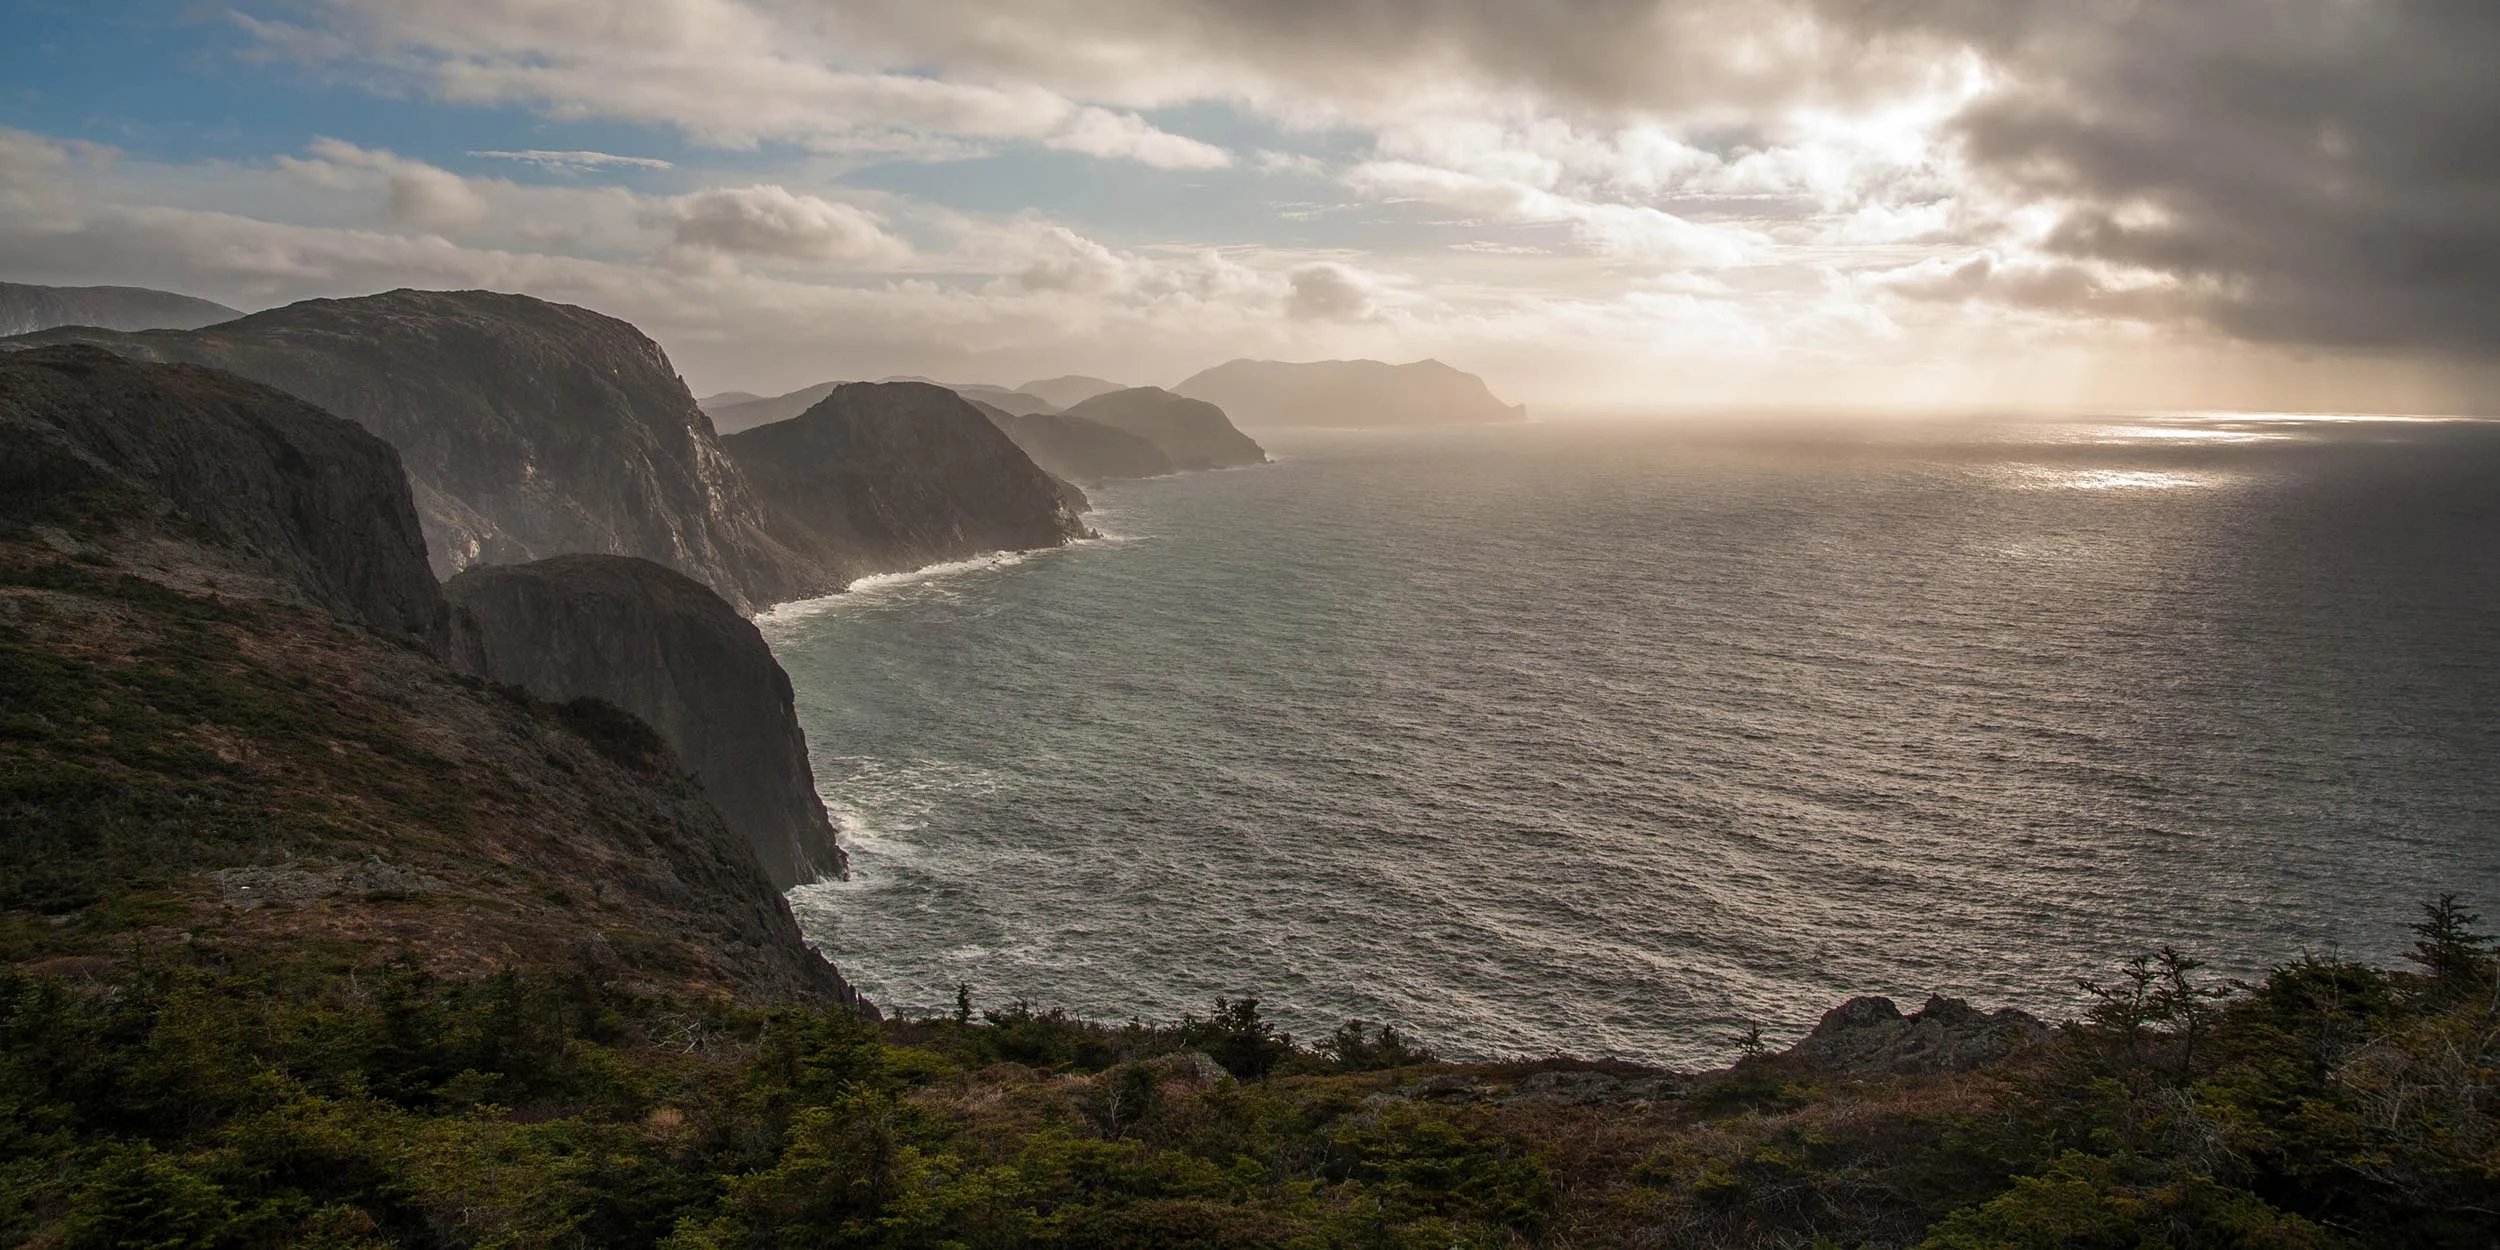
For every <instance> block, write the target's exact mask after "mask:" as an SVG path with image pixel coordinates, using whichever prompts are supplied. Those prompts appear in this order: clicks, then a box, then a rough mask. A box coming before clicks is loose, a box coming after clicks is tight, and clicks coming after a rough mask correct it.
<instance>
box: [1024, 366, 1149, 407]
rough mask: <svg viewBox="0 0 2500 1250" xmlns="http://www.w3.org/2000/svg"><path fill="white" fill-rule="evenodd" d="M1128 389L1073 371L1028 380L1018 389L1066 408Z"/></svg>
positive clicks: (1045, 401) (1116, 383) (1025, 393)
mask: <svg viewBox="0 0 2500 1250" xmlns="http://www.w3.org/2000/svg"><path fill="white" fill-rule="evenodd" d="M1127 389H1128V387H1126V386H1124V385H1122V384H1120V383H1118V382H1108V381H1105V380H1103V379H1101V378H1096V377H1088V376H1086V375H1085V374H1082V373H1071V374H1069V375H1067V376H1066V377H1058V378H1045V379H1043V380H1042V381H1039V382H1027V383H1025V384H1024V385H1022V386H1019V387H1017V388H1016V391H1017V393H1019V394H1024V395H1030V396H1032V397H1034V398H1035V399H1038V400H1041V401H1043V402H1044V403H1050V404H1057V405H1058V406H1059V407H1061V408H1063V409H1066V408H1074V407H1076V406H1077V405H1078V404H1081V403H1084V402H1085V401H1086V400H1089V399H1092V398H1093V397H1094V396H1096V395H1108V394H1110V393H1111V392H1113V391H1125V390H1127Z"/></svg>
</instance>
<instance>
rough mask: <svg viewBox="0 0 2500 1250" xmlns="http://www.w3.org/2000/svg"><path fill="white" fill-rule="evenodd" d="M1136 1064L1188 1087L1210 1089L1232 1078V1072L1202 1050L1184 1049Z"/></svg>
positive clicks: (1160, 1078) (1161, 1077) (1157, 1075)
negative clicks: (1174, 1053)
mask: <svg viewBox="0 0 2500 1250" xmlns="http://www.w3.org/2000/svg"><path fill="white" fill-rule="evenodd" d="M1138 1066H1140V1067H1142V1068H1145V1069H1146V1070H1148V1071H1150V1072H1152V1073H1154V1074H1155V1076H1156V1077H1157V1079H1159V1080H1163V1081H1169V1082H1172V1083H1174V1084H1177V1085H1180V1086H1183V1087H1184V1088H1188V1089H1211V1088H1213V1087H1215V1086H1218V1085H1223V1084H1226V1083H1228V1082H1230V1081H1231V1080H1232V1079H1233V1074H1232V1073H1230V1072H1227V1071H1225V1070H1224V1065H1223V1064H1220V1063H1217V1062H1216V1061H1215V1057H1214V1056H1213V1055H1210V1054H1208V1053H1207V1052H1205V1051H1203V1050H1185V1051H1182V1052H1181V1053H1179V1054H1177V1055H1164V1056H1161V1057H1159V1058H1154V1059H1147V1060H1142V1061H1140V1062H1139V1064H1138Z"/></svg>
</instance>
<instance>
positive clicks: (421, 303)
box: [11, 291, 841, 607]
mask: <svg viewBox="0 0 2500 1250" xmlns="http://www.w3.org/2000/svg"><path fill="white" fill-rule="evenodd" d="M57 342H83V343H92V344H94V345H96V346H100V347H104V348H106V349H108V350H111V351H115V352H119V353H122V354H124V355H128V356H133V357H136V358H139V359H147V360H172V361H186V362H190V363H194V364H203V365H209V366H212V367H215V368H220V369H225V370H228V371H230V372H233V373H236V374H239V375H241V376H243V377H247V378H251V379H253V380H254V381H257V382H262V383H265V384H267V385H270V386H274V387H276V388H278V389H279V390H282V391H286V392H288V393H289V394H292V395H295V396H297V397H299V398H301V399H304V400H306V401H308V402H310V403H313V404H315V405H318V406H320V407H321V408H323V409H325V410H327V411H330V412H333V413H336V414H337V415H339V416H342V417H346V418H348V419H349V420H351V421H354V422H356V423H357V424H358V425H361V426H363V427H364V428H365V429H367V430H369V431H371V432H372V433H374V434H377V435H379V436H381V437H382V438H383V439H384V440H385V441H387V442H389V443H390V444H391V445H392V446H393V447H396V448H398V449H399V453H400V458H401V461H402V462H403V464H404V465H405V466H406V468H407V472H408V479H409V483H410V485H411V487H412V488H413V489H414V491H415V495H416V501H417V509H418V514H419V516H420V517H421V518H422V519H423V520H424V523H425V531H426V538H427V543H428V546H429V548H430V549H431V552H432V556H433V566H434V569H435V572H436V573H437V575H438V576H446V577H447V576H449V575H451V574H452V573H455V572H458V571H459V570H461V569H463V568H467V567H469V566H470V565H472V564H514V563H520V562H523V561H527V560H533V559H538V558H541V557H544V556H551V555H559V554H565V553H571V552H596V553H602V554H610V555H632V556H641V557H643V558H645V559H649V560H652V561H655V562H657V563H660V564H664V565H666V566H668V567H670V568H673V569H676V570H678V571H679V572H682V573H684V574H686V575H687V576H689V577H692V578H694V579H695V580H697V581H700V582H702V583H704V584H705V585H707V586H710V587H711V588H713V589H714V590H716V591H718V592H720V593H721V595H722V596H723V597H725V598H727V599H729V600H730V601H731V602H732V603H735V604H738V605H739V606H741V607H754V606H758V605H762V604H766V603H772V602H777V601H780V600H784V599H793V598H800V597H805V596H808V595H812V594H821V593H824V592H825V591H827V590H830V589H835V588H838V587H839V586H840V584H841V583H840V581H839V580H838V579H836V578H835V577H834V576H833V575H832V574H831V573H830V572H828V570H827V568H826V565H825V562H824V561H823V560H821V559H820V558H818V555H817V553H810V552H792V551H790V550H787V549H785V548H782V547H781V546H779V545H778V544H776V543H775V542H773V541H772V540H771V539H770V538H769V537H768V536H767V535H766V532H765V526H764V519H763V517H762V515H761V511H760V507H759V505H758V504H757V503H756V501H755V499H754V498H753V496H752V495H751V494H750V493H749V491H748V489H747V486H746V483H745V482H744V480H743V479H741V478H740V477H739V476H738V474H737V472H736V471H735V470H734V469H733V468H731V467H730V466H729V464H728V462H727V461H726V460H725V459H724V458H723V457H722V455H721V452H720V448H719V447H718V445H717V444H716V443H715V442H714V440H713V437H712V433H711V430H710V428H709V426H708V423H707V422H705V421H704V419H703V416H702V414H701V412H700V411H698V410H697V409H696V408H695V406H694V398H693V397H692V396H691V395H689V394H688V393H687V391H686V387H685V383H683V382H682V381H680V380H679V379H678V377H677V373H676V371H675V370H674V369H673V368H672V367H671V366H670V365H669V362H668V357H667V356H666V355H665V354H663V353H662V352H661V351H660V348H659V345H658V344H655V343H653V342H652V341H651V340H650V339H649V338H646V337H645V336H644V335H643V334H642V333H641V332H640V331H638V330H636V329H635V328H634V327H632V326H631V325H628V324H626V323H625V322H622V321H618V320H616V319H615V318H612V317H605V316H601V315H600V314H598V313H594V312H591V311H588V310H587V309H581V308H574V307H570V306H568V305H563V304H552V303H548V302H546V301H544V300H537V299H531V298H529V297H527V296H521V295H502V294H497V293H494V292H489V291H392V292H389V293H386V294H382V295H372V296H365V297H362V298H358V299H344V300H306V301H304V302H302V303H299V304H290V305H287V306H286V307H284V308H277V309H272V310H270V311H268V312H264V313H256V314H253V315H252V316H249V317H245V318H242V319H241V320H238V321H232V322H227V323H225V324H223V325H218V326H212V327H210V328H208V329H204V330H195V331H170V330H158V331H149V332H145V333H137V334H109V333H104V332H101V331H90V330H55V331H49V332H46V333H44V334H39V335H35V336H31V337H27V338H20V339H17V340H14V341H13V343H12V344H11V345H13V346H29V345H41V344H45V343H57Z"/></svg>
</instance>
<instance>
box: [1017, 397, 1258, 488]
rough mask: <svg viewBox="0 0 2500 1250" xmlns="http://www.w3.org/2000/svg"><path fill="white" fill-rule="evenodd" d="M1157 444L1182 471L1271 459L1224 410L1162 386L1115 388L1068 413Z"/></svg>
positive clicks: (1218, 467) (1234, 465) (1227, 467)
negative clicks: (1237, 426) (1235, 424)
mask: <svg viewBox="0 0 2500 1250" xmlns="http://www.w3.org/2000/svg"><path fill="white" fill-rule="evenodd" d="M1065 415H1067V416H1070V417H1076V418H1079V419H1081V420H1086V421H1092V422H1095V423H1097V424H1100V425H1106V426H1109V427H1111V428H1112V429H1115V430H1119V431H1122V432H1124V433H1128V434H1133V435H1135V436H1137V437H1139V438H1142V439H1145V440H1146V441H1148V442H1151V443H1153V444H1154V445H1155V446H1156V448H1158V449H1159V450H1161V451H1162V452H1163V454H1164V456H1165V457H1166V458H1168V459H1169V460H1170V461H1171V462H1172V465H1173V467H1174V468H1178V469H1229V468H1234V467H1236V466H1240V465H1246V464H1265V463H1267V452H1266V451H1265V450H1263V449H1262V448H1260V446H1259V445H1258V444H1257V443H1256V442H1253V441H1252V440H1251V438H1250V436H1249V435H1247V434H1244V433H1242V432H1241V431H1240V430H1238V429H1236V428H1234V426H1233V423H1232V422H1231V421H1230V420H1229V419H1227V418H1226V416H1225V413H1224V410H1223V409H1221V408H1218V407H1216V406H1215V405H1214V404H1210V403H1206V402H1204V401H1202V400H1196V399H1189V398H1186V397H1184V396H1180V395H1175V394H1173V393H1172V392H1170V391H1167V390H1164V389H1162V388H1160V387H1153V386H1139V387H1132V388H1130V389H1128V390H1125V391H1112V392H1110V393H1109V394H1105V395H1097V396H1095V397H1093V398H1092V399H1089V400H1086V401H1085V402H1083V403H1081V404H1078V405H1077V406H1075V407H1073V408H1070V409H1068V411H1067V413H1066V414H1065Z"/></svg>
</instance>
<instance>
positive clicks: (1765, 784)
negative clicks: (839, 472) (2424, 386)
mask: <svg viewBox="0 0 2500 1250" xmlns="http://www.w3.org/2000/svg"><path fill="white" fill-rule="evenodd" d="M1271 442H1272V444H1273V446H1272V449H1273V450H1275V451H1276V452H1277V453H1279V455H1280V457H1281V460H1280V463H1278V464H1275V465H1273V466H1269V467H1266V468H1260V469H1249V470H1236V471H1231V472H1224V473H1211V474H1197V475H1192V476H1186V477H1179V478H1169V479H1163V480H1158V481H1152V482H1143V483H1134V484H1128V485H1123V486H1117V487H1112V488H1108V489H1104V490H1101V491H1099V492H1097V500H1098V503H1099V504H1100V505H1101V512H1100V514H1099V515H1098V517H1097V518H1096V520H1097V523H1098V524H1099V525H1100V527H1101V528H1102V529H1104V530H1105V531H1106V532H1107V533H1110V534H1112V535H1115V536H1116V537H1115V538H1114V539H1112V540H1109V541H1105V542H1100V543H1091V544H1086V545H1084V546H1082V547H1079V548H1075V549H1071V550H1068V551H1063V552H1056V553H1048V554H1044V555H1039V556H1034V557H1030V558H1024V559H1008V560H1001V561H995V562H989V563H985V564H979V565H976V566H974V567H971V568H966V569H957V570H952V571H941V572H939V573H935V574H926V575H918V576H914V577H907V578H899V579H884V580H882V581H880V582H878V583H875V584H871V585H868V586H865V587H863V588H861V589H860V590H858V591H856V592H854V593H853V594H850V595H848V596H843V597H839V598H837V599H834V600H828V601H821V602H819V603H815V604H810V605H800V606H797V607H793V608H788V609H785V610H783V611H782V612H780V613H777V614H775V615H774V616H772V617H770V618H768V619H767V620H766V622H765V628H766V633H767V636H768V637H770V638H771V639H772V641H773V643H774V646H775V648H776V650H777V651H778V653H779V654H780V656H781V658H782V662H783V663H784V664H785V665H787V666H788V668H789V670H790V672H791V676H792V678H793V679H794V681H795V682H796V685H797V687H798V691H799V709H800V716H801V718H802V720H803V721H804V723H805V725H806V728H807V731H808V735H809V739H810V741H811V743H812V744H813V747H814V751H815V757H816V768H817V777H818V779H819V782H820V785H821V787H822V789H823V791H824V793H825V795H826V797H827V799H828V801H829V803H830V804H831V805H832V806H833V807H834V808H835V810H836V811H837V813H838V814H839V816H840V817H841V819H842V821H843V823H844V826H845V828H846V840H847V841H848V843H849V844H850V846H851V847H852V849H853V853H854V861H853V862H854V865H855V868H856V873H855V879H854V880H852V881H850V882H848V883H840V884H828V885H823V886H815V887H808V888H805V889H802V890H801V891H799V892H798V893H797V895H796V896H795V901H796V902H797V904H798V908H799V913H800V916H801V919H802V922H803V923H804V924H805V925H806V926H807V927H808V929H809V931H810V933H811V935H812V936H813V937H814V938H815V939H816V940H817V941H818V942H820V943H821V944H822V945H823V946H824V947H825V948H826V949H827V950H828V951H829V952H830V953H831V954H832V955H833V956H834V957H835V959H836V960H837V961H838V962H839V963H840V964H841V965H842V966H843V967H844V969H845V970H846V971H847V972H849V973H850V975H851V976H852V977H853V978H854V979H855V980H857V981H858V982H859V983H860V985H861V986H862V988H863V989H865V990H866V991H867V992H868V993H869V994H870V995H871V996H873V997H875V998H876V999H878V1000H879V1001H881V1002H883V1003H885V1004H887V1005H889V1006H893V1007H900V1008H902V1009H904V1010H907V1011H934V1010H940V1009H943V1008H945V1007H947V1006H948V1005H950V1004H951V1002H952V997H953V987H954V986H955V984H956V983H957V982H958V981H969V982H971V983H972V985H973V986H974V989H975V992H976V994H977V995H979V996H980V997H981V998H982V999H983V1000H984V1001H985V1002H988V1003H997V1002H1001V1001H1004V1000H1006V999H1009V998H1013V997H1017V996H1025V997H1029V998H1032V999H1034V1000H1036V1001H1037V1002H1040V1003H1044V1004H1056V1005H1061V1006H1065V1007H1067V1008H1069V1009H1071V1010H1074V1011H1076V1012H1079V1013H1083V1014H1089V1015H1096V1016H1102V1017H1126V1016H1128V1015H1130V1014H1142V1015H1146V1016H1149V1017H1155V1016H1169V1015H1172V1014H1176V1013H1178V1012H1181V1011H1183V1010H1193V1009H1195V1010H1204V1008H1205V1006H1206V1005H1207V1003H1208V1001H1209V1000H1211V999H1212V998H1213V997H1214V996H1215V995H1217V994H1241V993H1255V994H1257V995H1258V996H1259V997H1260V998H1261V999H1262V1000H1263V1002H1265V1003H1266V1004H1267V1006H1268V1007H1269V1009H1270V1010H1272V1011H1274V1012H1276V1013H1277V1014H1279V1015H1281V1016H1282V1017H1283V1018H1284V1019H1285V1021H1286V1022H1287V1023H1288V1025H1289V1026H1290V1027H1293V1028H1295V1029H1296V1030H1297V1031H1307V1032H1319V1031H1324V1030H1325V1029H1327V1028H1329V1027H1331V1026H1333V1025H1334V1024H1335V1023H1336V1022H1338V1021H1339V1020H1342V1019H1344V1018H1346V1017H1349V1016H1359V1017H1362V1018H1365V1019H1371V1020H1382V1019H1386V1020H1393V1021H1397V1022H1399V1023H1401V1024H1403V1025H1406V1026H1408V1027H1409V1028H1411V1029H1413V1030H1414V1031H1416V1032H1419V1033H1421V1034H1422V1035H1424V1036H1425V1037H1426V1038H1428V1039H1430V1040H1431V1041H1433V1042H1435V1043H1436V1044H1438V1045H1439V1046H1441V1047H1442V1048H1443V1049H1444V1050H1445V1051H1447V1052H1451V1053H1457V1054H1470V1055H1475V1054H1488V1053H1528V1052H1544V1051H1548V1050H1554V1049H1565V1050H1570V1051H1574V1052H1578V1053H1599V1052H1605V1053H1613V1054H1619V1055H1625V1056H1632V1057H1639V1058H1647V1059H1654V1060H1664V1061H1673V1062H1691V1061H1698V1060H1706V1059H1724V1058H1725V1056H1726V1054H1727V1053H1728V1038H1729V1037H1730V1035H1732V1034H1733V1033H1735V1032H1737V1031H1739V1030H1740V1029H1741V1027H1742V1024H1743V1022H1745V1021H1749V1020H1755V1021H1761V1022H1763V1023H1764V1024H1765V1026H1766V1028H1767V1030H1768V1031H1769V1032H1770V1033H1771V1034H1772V1035H1774V1036H1788V1035H1794V1034H1796V1033H1798V1032H1801V1031H1802V1030H1803V1029H1804V1028H1806V1027H1808V1026H1810V1025H1811V1023H1812V1022H1813V1020H1814V1018H1815V1017H1816V1016H1817V1015H1818V1014H1819V1013H1820V1012H1821V1011H1822V1010H1823V1009H1825V1008H1827V1007H1829V1006H1830V1005H1832V1004H1833V1003H1836V1002H1838V1001H1839V1000H1841V999H1842V998H1844V997H1846V996H1848V995H1851V994H1856V993H1869V992H1880V993H1888V994H1891V995H1893V996H1895V997H1907V998H1912V999H1915V998H1918V997H1920V996H1923V995H1925V994H1926V993H1928V992H1930V991H1944V992H1950V993H1956V994H1962V995H1967V996H1969V997H1972V998H1974V999H1977V1000H1980V1001H1982V1002H1983V1003H1985V1004H1989V1005H1995V1004H2000V1003H2017V1004H2022V1005H2027V1006H2031V1007H2033V1008H2036V1009H2042V1010H2046V1011H2051V1012H2058V1011H2064V1010H2067V1009H2070V1008H2071V1007H2072V1005H2073V1001H2074V997H2075V995H2074V990H2073V984H2074V979H2075V977H2077V976H2078V975H2081V974H2087V973H2100V972H2104V971H2106V969H2107V968H2108V967H2109V966H2110V965H2111V964H2113V963H2114V962H2115V961H2116V960H2118V959H2119V958H2121V957H2123V956H2124V955H2125V954H2127V953H2130V952H2132V951H2135V950H2138V949H2141V948H2143V947H2145V946H2147V945H2149V944H2152V943H2157V942H2162V941H2175V942H2178V943H2180V944H2182V945H2184V946H2187V947H2189V948H2191V949H2194V950H2198V951H2204V952H2210V953H2213V954H2215V955H2217V956H2238V957H2241V958H2239V959H2237V960H2231V961H2226V962H2229V963H2231V964H2232V965H2233V967H2234V968H2235V970H2245V969H2246V968H2247V965H2248V961H2250V960H2273V959H2277V958H2282V957H2289V956H2291V955H2294V954H2297V953H2298V952H2300V951H2302V950H2304V949H2341V950H2343V951H2346V952H2349V953H2354V954H2359V955H2364V956H2368V957H2372V958H2385V957H2388V956H2390V955H2392V953H2393V952H2394V951H2395V950H2397V949H2399V948H2400V947H2401V946H2402V944H2403V940H2404V939H2405V938H2406V937H2407V936H2408V935H2406V934H2404V933H2403V932H2402V925H2403V924H2404V923H2405V922H2406V921H2407V920H2408V919H2410V918H2411V906H2412V903H2413V901H2414V900H2415V899H2417V898H2419V897H2421V896H2423V895H2425V894H2427V893H2429V892H2432V891H2436V890H2442V889H2447V890H2458V891H2462V892H2466V893H2467V894H2468V895H2469V896H2470V897H2473V898H2478V899H2480V900H2482V902H2483V903H2484V904H2485V910H2486V911H2487V912H2489V913H2491V914H2493V915H2494V916H2495V917H2500V426H2495V425H2489V424H2476V423H2457V422H2448V423H2433V422H2398V421H2376V420H2297V421H2295V420H2273V419H2252V418H2230V417H2201V418H2173V419H2163V420H2129V421H2097V422H2021V421H1998V422H1967V421H1959V422H1942V421H1939V422H1927V423H1920V424H1900V423H1893V424H1881V425H1863V424H1862V425H1859V426H1856V427H1847V426H1828V427H1815V426H1805V425H1796V424H1786V425H1778V426H1773V427H1738V426H1727V427H1706V426H1701V427H1697V426H1690V425H1680V426H1668V427H1659V426H1641V425H1629V424H1627V425H1596V424H1592V425H1586V426H1530V427H1519V428H1505V429H1474V430H1451V431H1428V432H1404V433H1360V434H1358V433H1339V434H1325V433H1321V434H1303V435H1298V436H1291V437H1286V438H1281V439H1275V440H1271Z"/></svg>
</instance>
